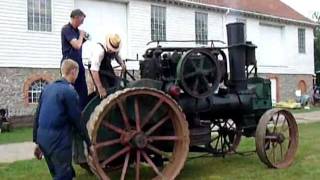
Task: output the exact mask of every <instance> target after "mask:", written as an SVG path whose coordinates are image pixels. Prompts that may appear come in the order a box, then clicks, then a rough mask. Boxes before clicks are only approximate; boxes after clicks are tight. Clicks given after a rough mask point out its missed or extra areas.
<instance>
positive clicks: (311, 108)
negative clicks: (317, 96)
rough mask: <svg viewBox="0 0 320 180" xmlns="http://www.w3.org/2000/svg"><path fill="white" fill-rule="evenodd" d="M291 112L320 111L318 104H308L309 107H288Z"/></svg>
mask: <svg viewBox="0 0 320 180" xmlns="http://www.w3.org/2000/svg"><path fill="white" fill-rule="evenodd" d="M288 110H289V111H290V112H292V113H307V112H313V111H320V107H319V106H310V109H304V108H301V109H288Z"/></svg>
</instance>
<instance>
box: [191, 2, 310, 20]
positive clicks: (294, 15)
mask: <svg viewBox="0 0 320 180" xmlns="http://www.w3.org/2000/svg"><path fill="white" fill-rule="evenodd" d="M191 1H193V2H199V3H202V4H208V5H215V6H221V7H226V8H232V9H236V10H242V11H248V12H254V13H261V14H265V15H271V16H277V17H282V18H286V19H292V20H298V21H306V22H313V21H312V20H310V19H308V18H306V17H304V16H303V15H301V14H300V13H298V12H297V11H295V10H294V9H292V8H291V7H289V6H288V5H286V4H285V3H283V2H281V1H280V0H191Z"/></svg>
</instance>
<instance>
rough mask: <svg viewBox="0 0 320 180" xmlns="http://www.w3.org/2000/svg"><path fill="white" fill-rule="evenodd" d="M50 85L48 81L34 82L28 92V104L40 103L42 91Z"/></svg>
mask: <svg viewBox="0 0 320 180" xmlns="http://www.w3.org/2000/svg"><path fill="white" fill-rule="evenodd" d="M47 84H48V81H46V80H43V79H40V80H36V81H33V82H32V83H31V86H30V87H29V90H28V102H29V103H38V102H39V97H40V94H41V91H42V90H43V88H44V87H45V86H46V85H47Z"/></svg>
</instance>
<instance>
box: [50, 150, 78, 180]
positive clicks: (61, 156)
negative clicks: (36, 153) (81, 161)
mask: <svg viewBox="0 0 320 180" xmlns="http://www.w3.org/2000/svg"><path fill="white" fill-rule="evenodd" d="M44 157H45V160H46V162H47V165H48V168H49V171H50V174H51V176H52V179H54V180H72V178H74V177H75V171H74V169H73V167H72V160H71V159H72V158H71V151H70V150H68V151H65V152H53V153H52V154H51V155H46V154H45V155H44Z"/></svg>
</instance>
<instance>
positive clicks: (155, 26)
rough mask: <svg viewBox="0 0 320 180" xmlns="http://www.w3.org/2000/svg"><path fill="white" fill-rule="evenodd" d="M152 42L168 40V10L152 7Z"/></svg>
mask: <svg viewBox="0 0 320 180" xmlns="http://www.w3.org/2000/svg"><path fill="white" fill-rule="evenodd" d="M151 40H152V41H159V40H166V8H165V7H160V6H154V5H152V6H151Z"/></svg>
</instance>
